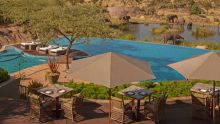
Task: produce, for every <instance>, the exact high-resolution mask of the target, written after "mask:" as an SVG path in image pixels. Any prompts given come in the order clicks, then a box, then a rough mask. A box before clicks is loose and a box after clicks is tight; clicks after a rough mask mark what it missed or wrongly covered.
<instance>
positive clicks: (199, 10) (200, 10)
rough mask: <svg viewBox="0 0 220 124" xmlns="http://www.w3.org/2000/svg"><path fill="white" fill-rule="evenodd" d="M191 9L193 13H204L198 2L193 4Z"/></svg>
mask: <svg viewBox="0 0 220 124" xmlns="http://www.w3.org/2000/svg"><path fill="white" fill-rule="evenodd" d="M189 11H190V14H191V15H199V14H201V13H202V9H201V8H200V7H199V6H198V5H196V4H193V5H192V6H191V7H190V9H189Z"/></svg>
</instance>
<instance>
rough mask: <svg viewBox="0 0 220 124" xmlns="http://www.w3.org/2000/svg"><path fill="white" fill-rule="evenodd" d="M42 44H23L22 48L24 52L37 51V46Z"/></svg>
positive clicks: (33, 42)
mask: <svg viewBox="0 0 220 124" xmlns="http://www.w3.org/2000/svg"><path fill="white" fill-rule="evenodd" d="M40 44H41V43H40V42H35V41H31V42H26V43H21V48H22V49H24V50H36V48H37V46H38V45H40Z"/></svg>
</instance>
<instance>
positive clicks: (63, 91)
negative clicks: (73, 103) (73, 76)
mask: <svg viewBox="0 0 220 124" xmlns="http://www.w3.org/2000/svg"><path fill="white" fill-rule="evenodd" d="M58 92H59V93H65V92H66V90H59V91H58Z"/></svg>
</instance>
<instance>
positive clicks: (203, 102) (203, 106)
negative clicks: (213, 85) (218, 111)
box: [191, 92, 212, 119]
mask: <svg viewBox="0 0 220 124" xmlns="http://www.w3.org/2000/svg"><path fill="white" fill-rule="evenodd" d="M191 97H192V117H195V118H200V119H208V117H209V115H210V114H211V104H210V103H212V101H211V99H210V98H209V97H208V95H206V94H202V93H196V92H191Z"/></svg>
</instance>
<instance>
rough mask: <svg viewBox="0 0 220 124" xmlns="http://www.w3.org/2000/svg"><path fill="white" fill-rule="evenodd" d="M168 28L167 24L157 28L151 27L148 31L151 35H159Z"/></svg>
mask: <svg viewBox="0 0 220 124" xmlns="http://www.w3.org/2000/svg"><path fill="white" fill-rule="evenodd" d="M168 30H169V27H168V26H167V25H163V26H160V27H157V28H152V29H151V30H150V31H151V33H152V34H153V35H161V34H163V33H165V32H166V31H168Z"/></svg>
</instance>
